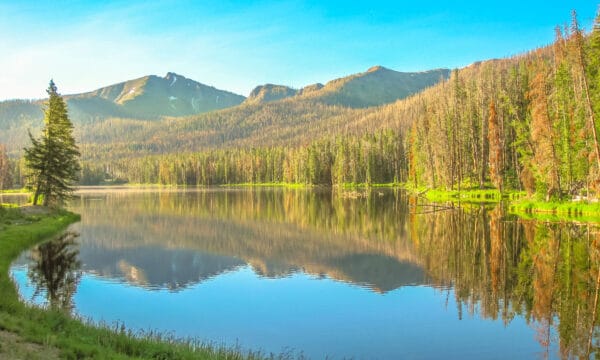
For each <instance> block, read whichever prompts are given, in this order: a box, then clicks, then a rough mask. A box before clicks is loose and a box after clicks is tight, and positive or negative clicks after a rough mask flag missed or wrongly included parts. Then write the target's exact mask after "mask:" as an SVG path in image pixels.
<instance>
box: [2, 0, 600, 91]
mask: <svg viewBox="0 0 600 360" xmlns="http://www.w3.org/2000/svg"><path fill="white" fill-rule="evenodd" d="M598 4H599V3H598V2H597V1H593V0H587V1H580V0H568V1H556V0H549V1H537V0H535V1H523V0H521V1H513V0H505V1H457V2H451V1H427V2H426V1H422V2H419V1H414V0H412V1H376V0H372V1H365V2H353V1H227V0H216V1H213V0H206V1H52V2H50V1H48V2H42V1H28V0H25V1H4V0H0V54H1V55H0V69H2V75H1V76H0V100H3V99H13V98H39V97H43V96H44V94H45V93H44V90H45V89H46V87H47V84H48V81H49V79H50V78H54V80H55V82H56V83H57V85H58V87H59V91H60V92H61V93H63V94H69V93H77V92H82V91H87V90H93V89H96V88H99V87H102V86H106V85H110V84H113V83H116V82H120V81H123V80H128V79H133V78H136V77H140V76H144V75H149V74H155V75H160V76H163V75H164V74H166V73H167V72H168V71H173V72H176V73H178V74H181V75H184V76H186V77H189V78H191V79H194V80H197V81H200V82H202V83H205V84H208V85H212V86H215V87H217V88H220V89H225V90H230V91H233V92H236V93H239V94H242V95H248V93H249V92H250V90H251V89H252V88H253V87H254V86H256V85H259V84H264V83H277V84H284V85H289V86H292V87H296V88H299V87H303V86H305V85H308V84H311V83H315V82H327V81H329V80H331V79H334V78H337V77H341V76H345V75H348V74H352V73H357V72H362V71H365V70H366V69H368V68H369V67H371V66H373V65H383V66H386V67H389V68H392V69H394V70H398V71H421V70H427V69H432V68H439V67H449V68H456V67H462V66H466V65H468V64H470V63H472V62H474V61H477V60H485V59H489V58H498V57H506V56H511V55H514V54H518V53H520V52H522V51H526V50H529V49H532V48H535V47H537V46H542V45H545V44H548V43H550V42H551V41H552V39H553V37H554V27H555V26H556V25H560V24H564V23H566V22H568V21H569V19H570V11H571V9H576V10H577V12H578V14H579V20H580V23H581V24H582V26H584V27H585V28H587V29H589V28H590V27H591V24H592V23H593V19H594V17H595V14H596V11H597V9H598Z"/></svg>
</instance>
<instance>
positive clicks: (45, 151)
mask: <svg viewBox="0 0 600 360" xmlns="http://www.w3.org/2000/svg"><path fill="white" fill-rule="evenodd" d="M47 92H48V96H49V98H48V101H47V102H46V108H45V110H44V129H43V131H42V135H41V136H40V138H39V139H35V138H34V137H33V136H32V135H31V134H29V137H30V139H31V147H29V148H26V149H25V160H26V164H27V167H28V168H29V169H30V171H31V173H30V176H29V179H28V187H30V188H32V189H34V190H35V193H34V196H33V205H37V204H38V200H39V198H40V195H43V205H44V206H47V205H50V204H58V203H61V202H62V201H63V200H64V199H65V198H66V197H67V196H68V195H69V194H70V193H71V192H72V191H73V184H74V183H75V182H76V181H77V180H78V175H79V171H80V165H79V150H78V148H77V145H76V144H75V138H74V137H73V124H72V123H71V121H70V120H69V115H68V112H67V105H66V103H65V101H64V100H63V98H62V97H61V96H60V94H58V92H57V88H56V85H55V84H54V81H52V80H50V85H49V86H48V90H47Z"/></svg>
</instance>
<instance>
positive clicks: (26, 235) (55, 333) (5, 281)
mask: <svg viewBox="0 0 600 360" xmlns="http://www.w3.org/2000/svg"><path fill="white" fill-rule="evenodd" d="M0 219H1V220H2V223H1V224H0V226H2V227H1V228H0V229H1V230H0V249H1V251H0V294H1V296H0V330H5V331H9V332H11V333H14V334H16V335H18V336H19V337H20V338H22V339H24V340H25V341H27V342H30V343H36V344H41V345H44V346H51V347H54V348H57V349H58V350H59V351H60V355H61V357H63V358H67V359H82V358H97V359H132V358H133V359H136V358H140V359H262V358H264V356H263V355H262V354H260V353H252V352H244V351H242V350H240V349H237V348H224V347H218V346H212V345H208V344H206V343H202V342H200V341H197V340H187V341H182V340H178V339H174V338H172V337H169V336H163V335H161V334H155V333H133V332H131V331H127V330H125V329H124V328H122V327H121V326H118V325H117V326H114V327H113V328H109V327H106V326H97V325H92V324H85V323H83V322H82V321H80V320H78V319H76V318H74V317H72V316H70V315H68V314H65V313H63V312H60V311H58V310H50V309H41V308H37V307H33V306H31V305H27V304H24V303H23V302H21V301H20V299H19V296H18V294H17V291H16V289H15V286H14V284H13V282H12V281H11V279H10V278H9V275H8V272H9V267H10V264H11V262H12V261H13V260H14V259H15V258H16V257H18V256H19V254H21V253H22V252H23V251H24V250H26V249H28V248H30V247H32V246H33V245H35V244H37V243H40V242H42V241H44V240H45V239H48V238H49V237H50V236H52V235H56V234H58V233H59V232H61V231H62V230H64V229H65V228H66V227H67V226H68V225H69V224H71V223H73V222H75V221H77V220H78V219H79V215H76V214H73V213H70V212H67V211H64V210H56V211H53V212H51V213H50V214H47V215H37V216H24V215H23V214H22V213H21V211H20V209H16V208H11V209H2V213H0ZM289 357H291V356H290V355H289V354H282V355H276V356H275V355H271V356H270V358H289Z"/></svg>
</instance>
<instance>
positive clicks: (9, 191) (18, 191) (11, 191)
mask: <svg viewBox="0 0 600 360" xmlns="http://www.w3.org/2000/svg"><path fill="white" fill-rule="evenodd" d="M29 193H30V191H29V190H27V189H25V188H23V189H4V190H0V194H29Z"/></svg>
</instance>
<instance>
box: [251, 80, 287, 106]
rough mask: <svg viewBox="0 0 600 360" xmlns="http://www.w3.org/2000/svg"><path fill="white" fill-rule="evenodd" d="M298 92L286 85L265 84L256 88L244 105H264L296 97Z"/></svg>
mask: <svg viewBox="0 0 600 360" xmlns="http://www.w3.org/2000/svg"><path fill="white" fill-rule="evenodd" d="M296 93H297V90H295V89H292V88H291V87H287V86H284V85H273V84H265V85H259V86H257V87H255V88H254V89H253V90H252V91H251V92H250V95H248V98H246V100H245V101H244V104H263V103H266V102H271V101H277V100H281V99H285V98H288V97H291V96H294V95H296Z"/></svg>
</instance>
